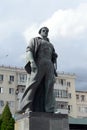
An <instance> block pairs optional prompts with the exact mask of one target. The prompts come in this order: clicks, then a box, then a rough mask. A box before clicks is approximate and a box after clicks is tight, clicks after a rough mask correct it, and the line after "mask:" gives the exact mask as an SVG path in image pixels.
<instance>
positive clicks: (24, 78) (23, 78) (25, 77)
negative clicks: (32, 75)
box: [19, 74, 27, 82]
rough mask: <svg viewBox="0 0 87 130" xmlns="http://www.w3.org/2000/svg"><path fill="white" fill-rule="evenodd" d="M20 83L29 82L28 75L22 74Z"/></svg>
mask: <svg viewBox="0 0 87 130" xmlns="http://www.w3.org/2000/svg"><path fill="white" fill-rule="evenodd" d="M19 78H20V82H25V81H26V80H27V75H26V74H20V77H19Z"/></svg>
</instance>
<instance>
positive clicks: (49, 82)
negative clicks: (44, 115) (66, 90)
mask: <svg viewBox="0 0 87 130" xmlns="http://www.w3.org/2000/svg"><path fill="white" fill-rule="evenodd" d="M49 67H50V68H51V69H49V68H48V71H47V73H46V78H45V111H46V112H54V107H55V97H54V68H53V65H51V64H50V66H49Z"/></svg>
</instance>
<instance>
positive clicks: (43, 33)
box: [38, 27, 49, 37]
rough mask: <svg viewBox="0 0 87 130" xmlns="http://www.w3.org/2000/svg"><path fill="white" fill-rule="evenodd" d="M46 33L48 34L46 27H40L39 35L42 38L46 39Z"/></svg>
mask: <svg viewBox="0 0 87 130" xmlns="http://www.w3.org/2000/svg"><path fill="white" fill-rule="evenodd" d="M48 32H49V29H48V28H47V27H42V28H41V29H40V30H39V32H38V33H39V34H40V35H41V36H42V37H47V36H48Z"/></svg>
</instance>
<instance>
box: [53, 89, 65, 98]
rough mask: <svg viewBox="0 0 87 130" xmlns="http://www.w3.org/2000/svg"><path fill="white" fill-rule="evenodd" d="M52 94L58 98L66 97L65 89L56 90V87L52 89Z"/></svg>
mask: <svg viewBox="0 0 87 130" xmlns="http://www.w3.org/2000/svg"><path fill="white" fill-rule="evenodd" d="M54 94H55V97H56V98H57V97H59V98H67V97H68V96H67V95H68V93H67V90H58V89H54Z"/></svg>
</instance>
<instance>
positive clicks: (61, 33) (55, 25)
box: [25, 3, 87, 39]
mask: <svg viewBox="0 0 87 130" xmlns="http://www.w3.org/2000/svg"><path fill="white" fill-rule="evenodd" d="M86 12H87V3H81V4H80V5H79V6H78V7H77V8H73V9H66V10H57V11H56V12H55V13H54V14H53V15H52V16H51V17H50V18H49V19H47V20H46V21H44V22H43V23H41V24H40V26H38V24H37V23H36V24H35V25H33V26H31V27H30V28H28V29H27V30H26V32H25V35H26V36H27V37H28V35H29V37H28V39H30V37H31V36H34V35H33V34H34V33H35V32H36V31H37V30H38V28H40V27H42V26H47V27H48V28H49V29H50V33H49V36H50V37H51V38H57V39H58V38H60V37H62V38H78V37H84V36H85V33H86V32H87V13H86Z"/></svg>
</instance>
